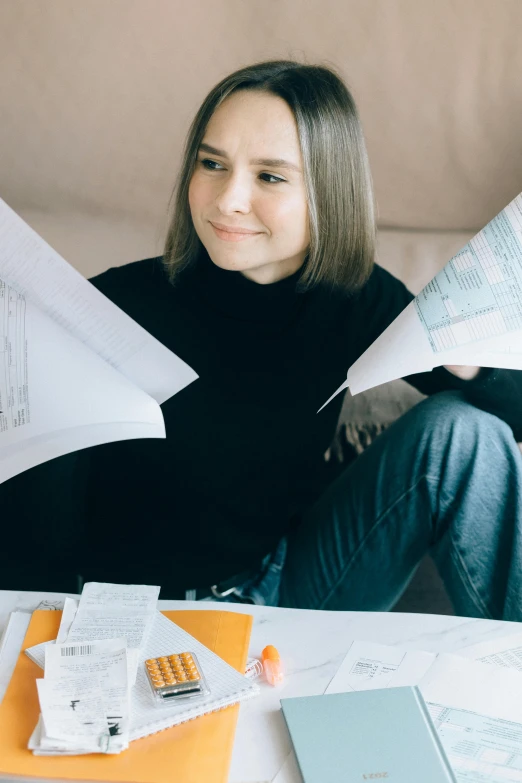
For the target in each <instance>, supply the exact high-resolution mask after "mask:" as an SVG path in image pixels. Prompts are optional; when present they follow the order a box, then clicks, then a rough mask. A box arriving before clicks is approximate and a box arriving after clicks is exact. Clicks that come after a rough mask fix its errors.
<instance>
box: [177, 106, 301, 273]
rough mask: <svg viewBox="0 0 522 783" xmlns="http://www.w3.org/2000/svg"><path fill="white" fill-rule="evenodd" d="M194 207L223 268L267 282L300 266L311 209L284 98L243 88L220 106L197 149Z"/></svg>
mask: <svg viewBox="0 0 522 783" xmlns="http://www.w3.org/2000/svg"><path fill="white" fill-rule="evenodd" d="M189 205H190V211H191V214H192V220H193V222H194V227H195V229H196V232H197V234H198V236H199V238H200V240H201V242H202V243H203V245H204V246H205V248H206V250H207V252H208V254H209V256H210V258H211V259H212V261H213V262H214V264H216V266H219V267H221V269H228V270H231V271H235V272H241V273H242V274H244V275H245V277H248V278H250V279H251V280H254V281H255V282H256V283H262V284H265V283H274V282H276V281H277V280H281V279H282V278H284V277H288V276H289V275H291V274H293V273H294V272H295V271H297V269H299V267H300V266H301V265H302V264H303V261H304V259H305V256H306V253H307V251H308V246H309V242H310V236H309V229H308V207H307V201H306V192H305V186H304V179H303V164H302V156H301V150H300V146H299V139H298V135H297V127H296V123H295V119H294V116H293V114H292V111H291V110H290V108H289V106H288V105H287V103H286V102H285V101H283V100H282V99H281V98H279V97H277V96H275V95H272V94H269V93H262V92H238V93H234V94H233V95H231V96H230V97H229V98H227V99H226V100H225V101H224V102H223V103H222V104H221V105H220V106H219V107H218V109H217V110H216V111H215V112H214V114H213V116H212V118H211V120H210V122H209V123H208V126H207V130H206V132H205V135H204V138H203V142H202V144H201V146H200V149H199V151H198V157H197V163H196V168H195V170H194V174H193V175H192V179H191V181H190V187H189ZM241 229H243V230H244V231H248V232H251V233H238V232H240V230H241Z"/></svg>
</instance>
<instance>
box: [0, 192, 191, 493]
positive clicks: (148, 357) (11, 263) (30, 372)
mask: <svg viewBox="0 0 522 783" xmlns="http://www.w3.org/2000/svg"><path fill="white" fill-rule="evenodd" d="M195 378H197V375H196V373H195V372H194V371H193V370H192V369H191V368H190V367H188V366H187V365H186V364H185V363H184V362H182V361H181V360H180V359H179V358H178V357H177V356H175V355H174V354H173V353H172V352H171V351H169V350H168V349H167V348H165V346H163V345H162V344H161V343H159V342H158V341H157V340H156V339H155V338H153V337H152V336H151V335H149V334H148V332H146V331H145V330H144V329H143V328H142V327H141V326H139V325H138V324H137V323H135V322H134V321H133V320H132V319H131V318H130V317H129V316H128V315H126V314H125V313H124V312H123V311H122V310H120V309H119V308H118V307H116V306H115V305H114V304H113V303H112V302H111V301H110V300H109V299H107V298H106V297H105V296H103V294H101V293H100V292H99V291H97V289H96V288H95V287H94V286H93V285H92V284H91V283H89V282H88V281H87V280H85V279H84V278H83V277H82V276H81V275H80V274H79V272H77V271H76V270H75V269H73V268H72V267H71V266H69V264H67V263H66V262H65V261H64V260H63V259H62V258H61V257H60V256H58V255H57V254H56V253H55V252H54V251H53V250H52V249H51V248H50V247H49V246H48V245H47V244H46V243H45V242H44V241H43V240H42V239H41V238H40V237H39V236H38V235H37V234H35V232H34V231H32V229H30V228H29V226H27V225H26V224H25V223H24V222H23V221H22V220H21V219H20V218H19V217H18V216H17V215H16V214H15V213H14V212H12V210H10V209H9V207H7V205H6V204H5V203H4V202H3V201H2V200H1V199H0V483H1V482H3V481H7V480H8V479H10V478H12V477H13V476H16V475H17V474H19V473H21V472H23V471H24V470H28V469H29V468H32V467H34V466H36V465H39V464H41V463H42V462H45V461H47V460H50V459H54V458H55V457H58V456H62V455H64V454H69V453H71V452H73V451H77V450H79V449H83V448H88V447H91V446H97V445H100V444H103V443H109V442H112V441H116V440H128V439H135V438H164V437H165V424H164V421H163V415H162V412H161V409H160V406H159V403H161V402H164V401H165V400H166V399H168V398H169V397H171V396H172V395H173V394H176V393H177V392H178V391H180V390H181V389H182V388H184V387H185V386H186V385H187V384H189V383H191V382H192V381H193V380H194V379H195Z"/></svg>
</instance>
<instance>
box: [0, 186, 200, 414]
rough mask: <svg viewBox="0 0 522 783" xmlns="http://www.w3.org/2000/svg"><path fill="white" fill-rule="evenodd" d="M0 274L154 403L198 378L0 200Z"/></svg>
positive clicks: (160, 401)
mask: <svg viewBox="0 0 522 783" xmlns="http://www.w3.org/2000/svg"><path fill="white" fill-rule="evenodd" d="M0 278H2V279H3V280H5V281H7V283H8V284H10V285H11V286H12V287H13V288H14V289H16V291H17V292H18V293H19V294H21V295H22V296H24V297H25V299H26V300H27V301H31V302H32V304H33V305H35V306H37V307H38V308H39V309H40V311H41V312H42V313H45V314H46V315H47V316H48V317H49V318H50V319H51V320H53V321H54V322H55V323H57V324H58V325H59V326H61V327H62V329H64V330H65V331H67V332H69V333H70V334H71V335H72V336H73V337H75V338H76V339H77V340H78V341H80V342H82V343H85V345H86V346H87V347H88V348H90V350H91V351H93V352H94V353H95V354H97V355H98V356H100V357H101V358H102V359H103V360H104V361H105V362H107V363H108V364H110V365H111V366H112V367H114V368H115V369H116V370H118V371H119V372H120V373H122V374H123V375H124V376H125V377H126V378H128V379H129V380H130V381H131V382H132V383H133V384H135V385H137V386H138V387H139V388H140V389H142V390H143V391H145V392H146V393H147V394H149V395H150V396H151V397H153V398H154V399H155V400H156V401H157V402H158V403H160V404H161V403H162V402H165V400H168V399H169V398H170V397H172V395H173V394H176V393H177V392H178V391H180V390H181V389H183V388H184V387H185V386H187V385H188V384H189V383H191V382H192V381H193V380H195V379H196V378H197V377H198V376H197V374H196V373H195V372H194V370H192V368H191V367H189V366H188V365H187V364H185V362H183V361H182V360H181V359H180V358H179V357H178V356H176V355H175V354H173V353H172V351H169V350H168V349H167V348H165V346H164V345H162V344H161V343H160V342H159V341H158V340H156V339H155V338H154V337H152V335H150V334H149V333H148V332H147V331H146V330H145V329H143V328H142V327H141V326H140V325H139V324H137V323H136V322H135V321H134V320H133V319H132V318H130V317H129V316H128V315H127V314H126V313H124V312H123V311H122V310H121V309H120V308H119V307H117V306H116V305H114V304H113V303H112V302H111V301H110V300H109V299H108V298H107V297H105V296H104V295H103V294H102V293H100V292H99V291H98V290H97V289H96V288H95V287H94V286H93V285H92V284H91V283H89V282H88V281H87V280H85V278H84V277H83V276H82V275H81V274H80V273H79V272H78V271H77V270H76V269H74V268H73V267H72V266H70V264H68V263H67V262H66V261H65V260H64V259H63V258H62V257H61V256H60V255H59V254H58V253H57V252H56V251H55V250H53V249H52V247H50V246H49V245H48V244H47V242H45V241H44V240H43V239H42V237H40V236H39V235H38V234H37V233H36V232H35V231H33V229H32V228H30V227H29V226H28V225H27V223H25V222H24V221H23V220H22V219H21V218H20V217H19V215H17V214H16V212H14V211H13V210H12V209H11V208H10V207H9V206H8V205H7V204H6V203H5V201H3V200H2V199H0Z"/></svg>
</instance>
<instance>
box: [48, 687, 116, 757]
mask: <svg viewBox="0 0 522 783" xmlns="http://www.w3.org/2000/svg"><path fill="white" fill-rule="evenodd" d="M36 685H37V688H38V698H39V700H40V708H41V710H42V721H43V725H44V727H45V733H46V735H47V737H48V738H49V739H50V741H52V740H65V741H66V742H67V743H70V744H73V742H72V741H71V740H76V744H78V745H82V746H83V747H85V745H90V746H91V747H93V749H94V750H93V752H96V751H98V752H100V750H101V749H102V748H103V747H104V745H105V744H106V743H107V742H108V739H109V731H108V726H107V717H106V715H105V707H104V703H103V693H102V689H101V686H100V683H99V681H98V678H97V677H78V678H73V679H67V680H49V679H43V680H36ZM49 744H50V742H49V743H47V742H46V743H44V745H47V746H48V747H47V749H49Z"/></svg>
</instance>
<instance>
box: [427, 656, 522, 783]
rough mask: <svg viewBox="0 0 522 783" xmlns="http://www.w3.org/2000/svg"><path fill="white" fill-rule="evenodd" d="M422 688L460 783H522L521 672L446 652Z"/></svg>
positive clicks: (439, 658)
mask: <svg viewBox="0 0 522 783" xmlns="http://www.w3.org/2000/svg"><path fill="white" fill-rule="evenodd" d="M419 688H420V690H421V693H422V695H423V697H424V700H425V701H426V704H427V706H428V710H429V712H430V715H431V717H432V719H433V721H434V723H435V726H436V728H437V730H438V733H439V736H440V739H441V741H442V744H443V746H444V749H445V751H446V754H447V756H448V758H449V761H450V763H451V765H452V767H453V770H454V772H455V775H456V778H457V780H458V781H459V783H464V781H484V782H486V781H487V783H520V782H521V781H522V676H521V675H520V674H519V672H517V671H510V670H509V669H506V668H502V667H497V666H491V665H485V664H483V663H479V662H477V661H471V660H469V659H466V658H463V657H461V656H460V655H458V656H457V655H448V654H446V653H444V654H441V655H439V656H438V657H437V659H436V661H435V662H434V663H433V665H432V666H431V667H430V669H429V670H428V672H427V673H426V675H425V676H424V677H423V678H422V680H421V682H420V683H419Z"/></svg>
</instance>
